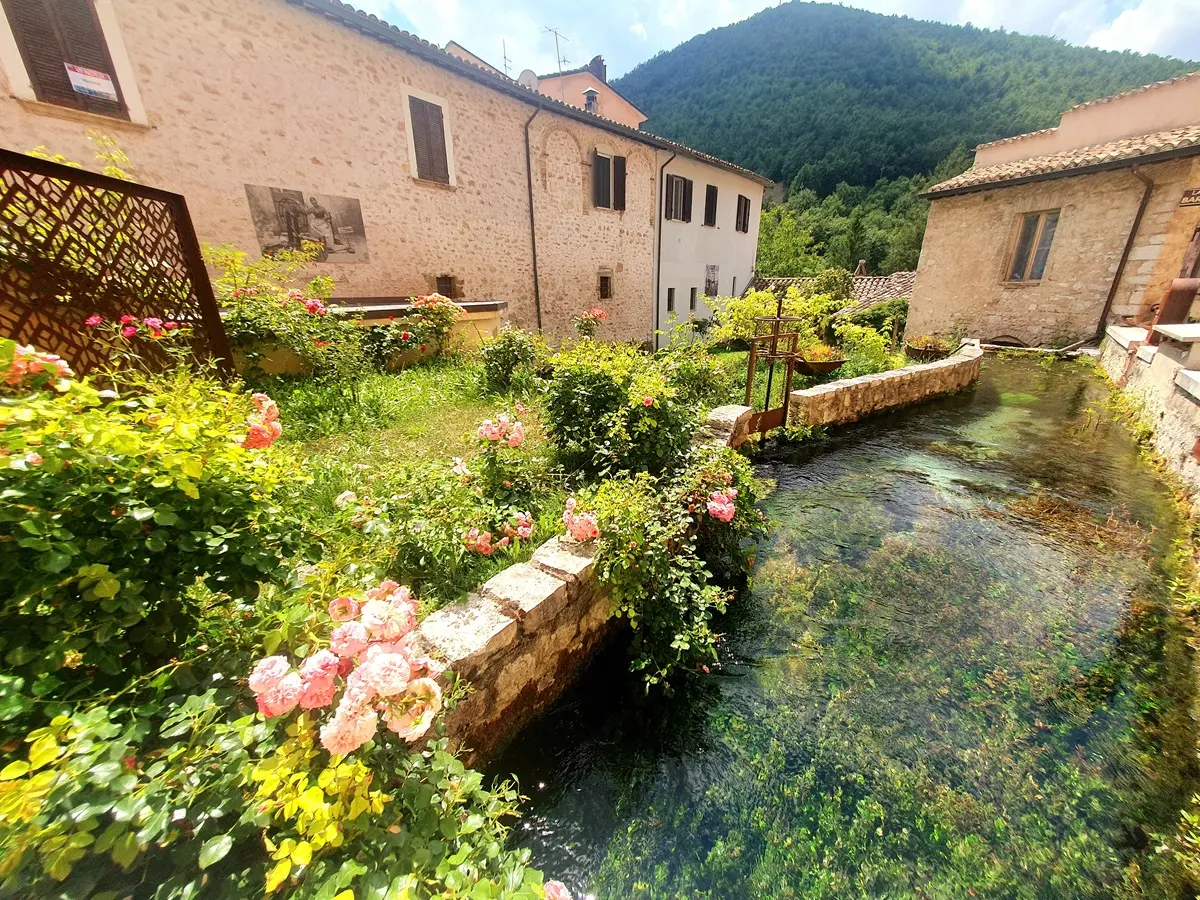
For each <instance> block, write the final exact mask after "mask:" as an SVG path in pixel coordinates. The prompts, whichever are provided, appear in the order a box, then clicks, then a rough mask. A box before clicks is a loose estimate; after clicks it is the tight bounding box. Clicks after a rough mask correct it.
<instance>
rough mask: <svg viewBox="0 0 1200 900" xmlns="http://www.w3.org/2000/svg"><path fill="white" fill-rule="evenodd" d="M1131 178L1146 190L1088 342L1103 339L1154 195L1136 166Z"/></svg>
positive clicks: (1149, 183)
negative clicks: (1147, 208) (1109, 315)
mask: <svg viewBox="0 0 1200 900" xmlns="http://www.w3.org/2000/svg"><path fill="white" fill-rule="evenodd" d="M1133 177H1134V178H1136V179H1137V180H1138V181H1140V182H1141V183H1142V184H1144V185H1145V186H1146V190H1145V191H1144V192H1143V193H1142V202H1141V205H1139V206H1138V211H1137V215H1136V216H1134V217H1133V227H1132V228H1130V229H1129V239H1128V240H1127V241H1125V250H1124V251H1123V252H1122V253H1121V261H1120V262H1119V263H1117V274H1116V275H1114V276H1113V281H1112V287H1110V288H1109V289H1108V297H1107V298H1106V299H1105V301H1104V310H1103V311H1102V312H1101V313H1100V321H1099V322H1097V323H1096V333H1095V335H1093V336H1092V337H1091V338H1090V339H1089V340H1097V339H1099V338H1102V337H1104V330H1105V328H1106V326H1107V324H1108V314H1109V313H1110V312H1111V311H1112V305H1113V301H1114V300H1115V299H1116V298H1117V289H1118V288H1119V287H1120V286H1121V278H1122V276H1123V275H1124V274H1125V265H1126V264H1127V263H1128V262H1129V254H1130V253H1132V252H1133V242H1134V241H1135V240H1137V234H1138V229H1139V228H1141V227H1142V217H1143V216H1144V215H1145V214H1146V207H1147V206H1149V205H1150V195H1151V194H1152V193H1154V180H1153V179H1151V178H1147V177H1146V176H1145V175H1143V174H1142V173H1141V172H1140V171H1139V170H1138V167H1137V166H1134V167H1133ZM1084 343H1088V342H1087V341H1085V342H1084Z"/></svg>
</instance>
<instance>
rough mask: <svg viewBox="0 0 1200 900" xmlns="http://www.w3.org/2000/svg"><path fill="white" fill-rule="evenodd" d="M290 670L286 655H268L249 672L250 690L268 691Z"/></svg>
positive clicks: (257, 691)
mask: <svg viewBox="0 0 1200 900" xmlns="http://www.w3.org/2000/svg"><path fill="white" fill-rule="evenodd" d="M291 670H292V666H291V664H290V663H289V662H288V661H287V657H286V656H268V657H266V658H265V659H261V660H259V661H258V663H257V664H256V665H255V666H254V670H253V671H252V672H251V673H250V679H249V684H250V690H252V691H254V693H256V694H261V693H263V692H265V691H269V690H270V689H271V688H273V687H275V685H277V684H279V682H280V681H282V680H283V678H284V676H285V675H287V673H288V672H290V671H291Z"/></svg>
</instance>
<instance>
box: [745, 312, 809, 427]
mask: <svg viewBox="0 0 1200 900" xmlns="http://www.w3.org/2000/svg"><path fill="white" fill-rule="evenodd" d="M801 321H803V320H802V319H799V318H797V317H796V316H785V315H784V314H783V295H780V297H779V304H778V306H777V307H776V309H775V315H773V316H758V317H757V318H755V320H754V337H752V338H751V339H750V358H749V360H748V361H747V367H746V405H747V406H749V407H753V406H754V375H755V373H756V372H757V371H758V364H759V362H760V361H767V362H769V366H768V368H767V399H766V406H767V408H766V409H764V410H763V411H762V412H756V413H755V414H754V415H753V416H751V417H750V423H749V429H748V430H749V432H750V433H751V434H753V433H754V432H756V431H757V432H758V433H759V435H760V439H765V438H766V436H767V432H768V431H770V430H771V429H773V428H782V427H783V426H784V425H786V424H787V415H788V401H789V400H790V399H791V395H792V376H793V375H795V374H796V360H797V358H798V357H799V355H800V351H799V346H798V342H799V340H800V335H799V333H798V332H796V331H783V330H782V329H783V327H784V326H785V325H787V324H789V323H793V322H801ZM777 362H782V363H783V365H784V375H785V379H786V380H785V382H784V390H783V403H782V404H781V405H780V406H777V407H774V408H771V390H772V387H773V386H774V381H775V364H776V363H777Z"/></svg>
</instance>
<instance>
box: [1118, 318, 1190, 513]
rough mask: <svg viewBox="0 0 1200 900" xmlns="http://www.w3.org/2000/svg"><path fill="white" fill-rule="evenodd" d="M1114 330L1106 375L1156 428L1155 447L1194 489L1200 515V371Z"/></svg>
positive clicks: (1147, 423) (1142, 419) (1154, 432)
mask: <svg viewBox="0 0 1200 900" xmlns="http://www.w3.org/2000/svg"><path fill="white" fill-rule="evenodd" d="M1114 331H1116V329H1111V328H1110V329H1109V335H1108V336H1107V337H1106V338H1105V340H1104V344H1103V345H1102V347H1101V355H1100V362H1101V365H1102V366H1103V368H1104V371H1105V373H1106V374H1107V375H1108V377H1109V378H1110V379H1112V381H1113V383H1114V384H1116V385H1117V386H1119V387H1120V388H1121V390H1122V392H1123V393H1125V394H1126V395H1127V396H1129V398H1130V399H1131V400H1132V401H1133V404H1134V407H1135V409H1136V415H1137V417H1138V419H1139V420H1140V421H1141V422H1142V423H1143V424H1145V425H1147V426H1149V427H1150V428H1152V429H1153V437H1152V438H1151V443H1152V445H1153V447H1154V449H1155V450H1156V451H1157V452H1158V454H1159V455H1160V456H1161V457H1162V458H1163V460H1164V461H1165V462H1166V464H1167V465H1168V466H1169V467H1170V468H1171V469H1172V471H1174V472H1175V473H1176V474H1177V475H1179V476H1180V478H1182V479H1183V481H1184V483H1185V484H1186V485H1187V487H1188V488H1189V489H1190V490H1191V492H1192V496H1193V507H1194V508H1196V511H1197V512H1200V462H1198V461H1197V459H1196V455H1195V454H1196V449H1197V443H1198V441H1200V373H1196V372H1191V371H1189V370H1186V369H1184V368H1183V366H1182V365H1181V364H1180V363H1178V362H1176V361H1175V360H1173V359H1170V358H1168V357H1167V356H1165V355H1164V354H1162V353H1159V352H1156V350H1155V349H1154V348H1152V347H1147V346H1144V345H1140V344H1138V343H1137V342H1136V341H1133V342H1129V341H1125V340H1122V339H1121V337H1120V335H1115V334H1113V332H1114Z"/></svg>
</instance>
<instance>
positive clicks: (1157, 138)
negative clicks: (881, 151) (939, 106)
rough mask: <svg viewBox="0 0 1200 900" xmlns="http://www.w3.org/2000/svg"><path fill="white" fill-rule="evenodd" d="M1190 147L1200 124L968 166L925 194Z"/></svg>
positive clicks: (1060, 173) (1198, 138)
mask: <svg viewBox="0 0 1200 900" xmlns="http://www.w3.org/2000/svg"><path fill="white" fill-rule="evenodd" d="M1189 149H1191V150H1194V152H1195V153H1197V154H1200V125H1190V126H1188V127H1187V128H1175V129H1172V130H1171V131H1159V132H1156V133H1154V134H1143V135H1141V136H1139V137H1132V138H1124V139H1122V140H1119V141H1110V142H1109V143H1107V144H1096V145H1094V146H1091V147H1078V148H1076V149H1074V150H1064V151H1063V152H1061V153H1050V154H1047V155H1045V156H1034V157H1030V158H1029V159H1015V160H1012V161H1011V162H1006V163H1000V164H998V165H994V166H984V167H983V168H981V169H968V170H967V171H966V172H963V173H962V174H961V175H956V176H955V177H954V178H951V179H950V180H949V181H943V182H942V183H941V184H936V185H934V186H933V187H931V188H930V189H929V190H928V191H926V192H925V194H923V195H922V196H926V197H938V196H944V195H951V194H958V193H966V192H969V191H974V190H983V189H985V188H987V187H991V186H1000V185H1005V184H1009V183H1012V182H1018V183H1020V182H1026V181H1039V180H1043V179H1046V178H1056V177H1064V176H1067V175H1073V174H1085V173H1086V172H1088V171H1092V170H1095V169H1097V168H1109V167H1115V166H1117V165H1120V164H1122V163H1128V164H1129V165H1132V164H1134V163H1136V162H1138V161H1142V160H1145V159H1146V158H1148V157H1149V158H1153V157H1157V156H1160V155H1163V154H1173V153H1176V152H1179V151H1185V152H1186V151H1188V150H1189ZM1181 155H1184V154H1181ZM1186 155H1190V154H1186Z"/></svg>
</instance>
